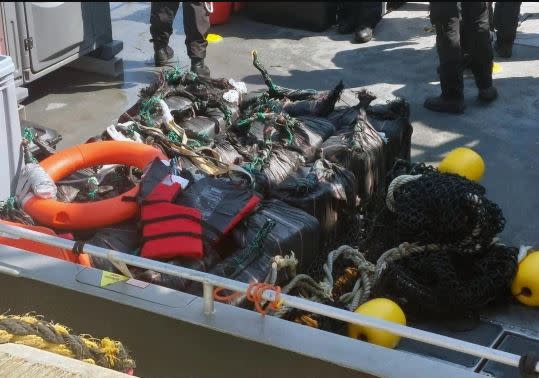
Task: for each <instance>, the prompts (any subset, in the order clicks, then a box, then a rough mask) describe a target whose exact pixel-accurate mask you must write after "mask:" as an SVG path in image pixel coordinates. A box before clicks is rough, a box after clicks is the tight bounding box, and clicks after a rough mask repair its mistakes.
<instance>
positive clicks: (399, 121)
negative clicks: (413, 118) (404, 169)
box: [367, 99, 413, 170]
mask: <svg viewBox="0 0 539 378" xmlns="http://www.w3.org/2000/svg"><path fill="white" fill-rule="evenodd" d="M367 113H368V115H369V120H370V121H371V123H372V126H373V127H374V129H375V130H376V131H378V132H379V133H380V134H381V136H382V138H384V139H385V142H386V145H385V156H386V168H387V169H388V170H390V169H391V168H392V167H393V164H394V162H395V160H396V159H401V160H406V161H410V154H411V150H412V133H413V127H412V125H411V123H410V105H409V104H408V103H407V102H406V101H404V100H402V99H397V100H394V101H391V102H389V103H387V104H385V105H377V106H372V107H369V108H368V110H367Z"/></svg>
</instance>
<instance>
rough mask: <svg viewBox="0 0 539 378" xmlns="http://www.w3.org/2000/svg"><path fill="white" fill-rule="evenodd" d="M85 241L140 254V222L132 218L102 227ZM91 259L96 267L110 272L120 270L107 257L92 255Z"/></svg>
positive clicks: (98, 245) (102, 246)
mask: <svg viewBox="0 0 539 378" xmlns="http://www.w3.org/2000/svg"><path fill="white" fill-rule="evenodd" d="M85 243H88V244H89V245H95V246H96V247H101V248H106V249H112V250H114V251H120V252H125V253H129V254H132V255H138V253H139V248H140V244H141V237H140V231H139V227H138V222H137V221H135V220H132V221H128V222H124V223H121V224H117V225H113V226H109V227H103V228H100V229H99V230H97V231H96V232H95V234H93V235H92V236H91V237H90V238H89V239H87V240H85ZM90 261H91V263H92V266H93V267H94V268H97V269H101V270H105V271H109V272H118V271H117V269H116V267H115V266H114V265H113V264H112V263H111V262H110V261H109V260H108V259H106V258H102V257H98V256H93V255H90ZM118 273H119V272H118Z"/></svg>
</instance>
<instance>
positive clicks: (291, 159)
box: [260, 148, 305, 188]
mask: <svg viewBox="0 0 539 378" xmlns="http://www.w3.org/2000/svg"><path fill="white" fill-rule="evenodd" d="M304 164H305V159H304V157H303V156H302V155H301V154H300V153H299V152H297V151H292V150H289V149H285V148H273V149H272V150H271V153H270V156H269V158H267V160H266V162H265V163H264V164H263V167H262V169H261V170H260V173H262V174H263V175H264V176H265V177H266V178H267V183H268V185H269V187H270V188H272V187H275V186H277V185H279V184H280V183H282V182H283V181H284V180H285V179H286V178H287V177H288V176H290V175H291V174H292V173H294V172H295V171H296V170H297V169H298V168H299V167H301V166H302V165H304Z"/></svg>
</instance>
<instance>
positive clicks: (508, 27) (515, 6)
mask: <svg viewBox="0 0 539 378" xmlns="http://www.w3.org/2000/svg"><path fill="white" fill-rule="evenodd" d="M521 4H522V2H516V1H515V2H499V1H497V2H496V5H495V6H494V28H495V29H496V38H497V40H498V43H500V44H509V45H511V46H512V45H513V42H514V41H515V37H516V35H517V27H518V16H519V15H520V5H521Z"/></svg>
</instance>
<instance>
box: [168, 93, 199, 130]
mask: <svg viewBox="0 0 539 378" xmlns="http://www.w3.org/2000/svg"><path fill="white" fill-rule="evenodd" d="M163 101H165V103H166V104H167V106H168V108H169V109H170V114H172V116H173V117H174V121H175V122H176V123H177V124H180V122H182V121H183V120H185V119H186V118H190V117H192V116H193V115H194V114H195V107H194V104H193V101H191V100H190V99H188V98H185V97H181V96H169V97H167V98H165V99H164V100H163Z"/></svg>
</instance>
